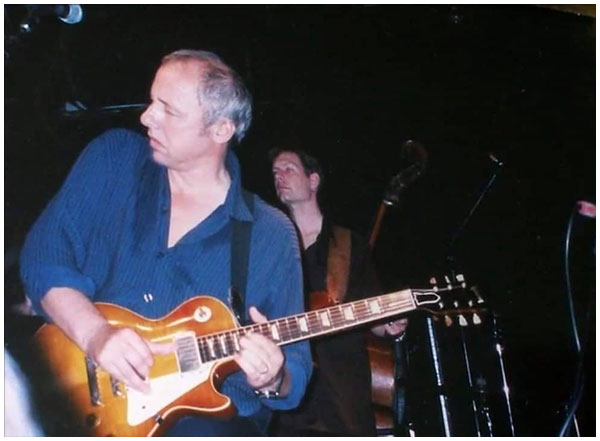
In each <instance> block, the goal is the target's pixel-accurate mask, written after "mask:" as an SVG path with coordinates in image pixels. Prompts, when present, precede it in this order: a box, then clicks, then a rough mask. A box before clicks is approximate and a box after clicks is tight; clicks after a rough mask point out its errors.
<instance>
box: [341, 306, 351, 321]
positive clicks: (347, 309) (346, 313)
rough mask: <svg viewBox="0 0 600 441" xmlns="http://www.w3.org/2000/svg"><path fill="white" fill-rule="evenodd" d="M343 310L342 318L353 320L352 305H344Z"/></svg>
mask: <svg viewBox="0 0 600 441" xmlns="http://www.w3.org/2000/svg"><path fill="white" fill-rule="evenodd" d="M343 310H344V318H345V319H346V320H349V321H351V320H354V311H353V310H352V306H345V307H344V308H343Z"/></svg>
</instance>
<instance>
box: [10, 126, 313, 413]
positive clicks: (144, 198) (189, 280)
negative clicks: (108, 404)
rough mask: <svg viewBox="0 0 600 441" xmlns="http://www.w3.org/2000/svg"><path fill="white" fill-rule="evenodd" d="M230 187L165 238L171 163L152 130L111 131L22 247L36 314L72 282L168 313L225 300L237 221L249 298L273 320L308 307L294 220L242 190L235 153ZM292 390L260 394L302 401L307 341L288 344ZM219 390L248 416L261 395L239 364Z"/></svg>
mask: <svg viewBox="0 0 600 441" xmlns="http://www.w3.org/2000/svg"><path fill="white" fill-rule="evenodd" d="M226 166H227V169H228V172H229V174H230V178H231V186H230V189H229V191H228V193H227V197H226V200H225V202H224V203H223V204H222V205H221V206H219V207H218V208H217V209H216V210H215V211H214V212H213V213H211V215H210V216H208V217H207V218H206V219H205V220H204V221H202V222H201V223H200V224H199V225H197V226H196V227H195V228H193V229H192V230H191V231H189V232H188V233H187V234H186V235H185V236H183V237H182V238H181V239H180V240H179V242H177V244H175V245H174V246H172V247H170V248H169V247H168V246H167V239H168V231H169V218H170V212H169V210H170V192H169V183H168V179H167V170H166V168H165V167H163V166H161V165H158V164H156V163H155V162H154V161H153V160H152V157H151V149H150V147H149V146H148V143H147V140H146V138H144V137H142V136H140V135H139V134H137V133H134V132H131V131H127V130H120V129H119V130H110V131H108V132H106V133H104V134H102V135H101V136H99V137H98V138H96V139H95V140H94V141H92V142H91V143H90V144H89V145H88V146H87V147H86V149H85V150H84V151H83V152H82V154H81V156H80V157H79V159H78V160H77V162H76V164H75V165H74V166H73V168H72V170H71V172H70V173H69V176H68V177H67V179H66V181H65V183H64V185H63V187H62V188H61V189H60V191H59V193H58V194H57V195H56V196H55V197H54V198H53V199H52V200H51V201H50V203H49V205H48V206H47V207H46V209H45V210H44V212H43V213H42V215H41V216H40V218H39V219H38V220H37V222H36V224H35V225H34V226H33V228H32V230H31V231H30V232H29V234H28V236H27V239H26V242H25V245H24V247H23V251H22V255H21V275H22V279H23V282H24V285H25V289H26V293H27V295H28V296H29V297H30V299H31V300H32V302H33V304H34V307H35V308H36V310H37V311H38V312H41V313H43V311H42V310H41V307H40V301H41V299H42V298H43V297H44V295H45V294H46V293H47V292H48V290H49V289H51V288H52V287H69V288H73V289H77V290H79V291H81V292H82V293H84V294H86V295H87V296H88V297H89V298H90V299H91V300H92V301H95V302H97V301H102V302H110V303H114V304H118V305H120V306H123V307H126V308H128V309H131V310H133V311H135V312H137V313H139V314H141V315H142V316H145V317H147V318H159V317H162V316H164V315H166V314H167V313H168V312H170V311H171V310H173V309H174V308H175V307H177V306H178V305H179V304H181V303H182V302H183V301H185V300H187V299H189V298H190V297H194V296H198V295H210V296H213V297H216V298H218V299H220V300H221V301H223V302H224V303H225V304H228V292H229V287H230V285H231V280H230V279H231V274H230V273H231V270H230V268H231V232H232V219H239V220H242V221H251V222H252V234H251V241H250V259H249V265H248V284H247V289H246V301H245V303H246V306H247V307H250V306H256V307H257V308H258V309H259V310H260V311H261V312H262V313H263V314H265V315H266V316H267V317H268V318H269V319H274V318H278V317H284V316H288V315H293V314H297V313H299V312H301V311H303V300H302V299H303V295H302V274H301V263H300V251H299V247H298V241H297V236H296V232H295V230H294V227H293V225H292V223H291V221H290V220H289V219H288V218H287V217H286V216H285V215H284V214H283V213H281V212H280V211H279V210H277V209H275V208H273V207H271V206H269V205H267V204H266V203H265V202H263V201H262V200H261V199H260V198H258V197H257V196H254V199H255V202H254V209H253V212H252V213H251V212H250V210H249V209H248V207H247V205H246V203H245V201H244V199H243V197H242V188H241V183H240V170H239V164H238V161H237V158H236V157H235V155H234V154H233V153H232V152H231V151H229V152H228V154H227V157H226ZM284 352H285V357H286V364H287V367H288V369H289V371H290V373H291V376H292V388H291V391H290V394H289V396H288V397H286V398H285V399H278V400H274V399H262V402H263V403H264V404H266V405H267V406H269V407H271V408H273V409H288V408H292V407H295V406H296V405H297V404H298V403H299V401H300V399H301V398H302V395H303V394H304V390H305V387H306V384H307V382H308V379H309V377H310V373H311V366H312V362H311V358H310V352H309V348H308V344H307V343H306V342H301V343H294V344H291V345H288V346H285V347H284ZM222 391H223V392H224V393H225V394H227V395H228V396H229V397H230V398H231V399H232V401H233V403H234V404H235V405H236V407H237V408H238V412H239V414H240V415H250V414H252V413H255V412H256V411H258V409H259V408H260V401H259V399H258V398H256V397H255V395H254V393H253V391H252V390H251V388H250V387H249V386H248V384H247V383H246V380H245V375H244V374H243V373H242V372H237V373H235V374H233V375H231V376H229V377H228V378H227V380H226V381H225V383H224V384H223V387H222Z"/></svg>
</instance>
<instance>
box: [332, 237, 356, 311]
mask: <svg viewBox="0 0 600 441" xmlns="http://www.w3.org/2000/svg"><path fill="white" fill-rule="evenodd" d="M331 232H332V233H333V237H332V238H330V239H329V253H328V254H327V291H328V292H329V298H330V299H331V300H333V301H334V302H335V303H342V302H343V301H344V297H345V296H346V291H347V290H348V277H349V275H350V254H351V247H352V245H351V242H352V240H351V239H352V237H351V233H350V230H349V229H347V228H344V227H340V226H338V225H332V226H331Z"/></svg>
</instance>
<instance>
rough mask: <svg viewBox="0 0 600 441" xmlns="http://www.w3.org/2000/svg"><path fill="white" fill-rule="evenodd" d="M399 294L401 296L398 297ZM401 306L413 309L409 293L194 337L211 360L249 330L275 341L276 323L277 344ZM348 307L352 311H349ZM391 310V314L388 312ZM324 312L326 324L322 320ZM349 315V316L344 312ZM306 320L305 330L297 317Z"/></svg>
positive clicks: (231, 350) (228, 352)
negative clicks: (376, 306) (373, 307)
mask: <svg viewBox="0 0 600 441" xmlns="http://www.w3.org/2000/svg"><path fill="white" fill-rule="evenodd" d="M398 297H400V298H399V299H398ZM373 300H378V301H380V303H381V305H380V307H382V308H381V312H373V311H372V310H371V307H370V306H369V303H370V302H372V301H373ZM402 308H408V309H407V310H410V309H414V302H413V299H412V296H410V295H408V296H407V295H401V294H400V293H391V294H387V295H385V296H380V297H379V298H371V299H364V300H359V301H355V302H350V303H344V304H340V305H336V306H332V307H329V308H325V309H323V310H318V311H309V312H306V313H303V314H299V315H296V316H290V317H285V318H281V319H276V320H273V321H270V322H267V323H262V324H254V325H250V326H246V327H243V328H234V329H230V330H227V331H225V332H221V333H218V334H212V335H208V336H202V337H199V338H197V342H198V347H199V350H200V353H201V357H202V359H203V360H204V361H213V360H217V359H219V358H224V357H228V356H231V355H232V354H233V353H234V352H236V350H237V348H239V344H236V342H237V339H239V337H241V336H243V335H245V334H246V333H249V332H258V333H260V334H262V335H265V336H266V337H270V338H272V339H273V340H275V338H274V337H275V336H273V331H272V327H273V326H275V329H276V332H277V336H278V337H279V338H278V341H276V343H279V344H284V343H291V342H292V341H294V340H299V339H302V338H305V337H308V336H316V335H318V334H319V333H329V332H331V331H335V330H340V329H343V328H349V327H352V326H354V325H357V324H361V323H363V322H364V321H367V322H369V321H375V320H377V318H379V317H381V318H384V317H385V316H386V315H387V316H389V315H394V314H397V313H399V312H402V311H394V310H398V309H402ZM349 309H351V310H352V311H349ZM344 310H345V311H346V312H344ZM391 311H393V312H394V314H390V312H391ZM323 314H327V319H328V322H329V326H327V325H326V324H325V323H324V319H325V317H323V316H322V315H323ZM346 314H348V315H346ZM303 318H304V319H305V320H306V321H305V324H306V328H307V330H306V331H302V329H301V328H300V325H299V323H298V320H302V319H303Z"/></svg>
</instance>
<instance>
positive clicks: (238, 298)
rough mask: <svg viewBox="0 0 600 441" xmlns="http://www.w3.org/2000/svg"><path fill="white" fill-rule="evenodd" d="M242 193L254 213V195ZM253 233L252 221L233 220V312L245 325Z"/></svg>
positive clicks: (231, 298)
mask: <svg viewBox="0 0 600 441" xmlns="http://www.w3.org/2000/svg"><path fill="white" fill-rule="evenodd" d="M242 195H243V197H244V201H245V202H246V205H247V206H248V209H249V210H250V213H254V195H253V194H252V193H249V192H247V191H245V190H242ZM251 233H252V222H248V221H240V220H237V219H234V220H233V231H232V235H231V289H230V302H231V308H232V309H233V313H234V314H235V316H236V318H237V320H238V322H239V323H240V324H241V325H245V324H246V321H247V317H246V305H245V302H246V285H247V283H248V263H249V260H250V236H251Z"/></svg>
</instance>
